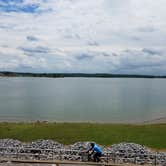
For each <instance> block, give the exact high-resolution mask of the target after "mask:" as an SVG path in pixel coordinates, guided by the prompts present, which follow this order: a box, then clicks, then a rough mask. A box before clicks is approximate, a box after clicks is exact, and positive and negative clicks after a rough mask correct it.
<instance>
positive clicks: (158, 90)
mask: <svg viewBox="0 0 166 166" xmlns="http://www.w3.org/2000/svg"><path fill="white" fill-rule="evenodd" d="M165 116H166V79H140V78H31V77H26V78H23V77H14V78H7V77H0V120H1V121H6V120H8V121H36V120H48V121H74V122H80V121H81V122H82V121H83V122H84V121H86V122H111V123H112V122H142V121H146V120H152V119H156V118H160V117H165Z"/></svg>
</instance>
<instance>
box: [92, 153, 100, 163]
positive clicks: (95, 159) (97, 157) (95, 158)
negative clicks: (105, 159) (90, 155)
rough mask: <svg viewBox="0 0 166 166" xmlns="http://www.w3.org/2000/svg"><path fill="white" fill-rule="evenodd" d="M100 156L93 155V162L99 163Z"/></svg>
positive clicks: (98, 154) (97, 154)
mask: <svg viewBox="0 0 166 166" xmlns="http://www.w3.org/2000/svg"><path fill="white" fill-rule="evenodd" d="M100 157H101V154H100V153H95V154H94V161H95V162H99V161H100Z"/></svg>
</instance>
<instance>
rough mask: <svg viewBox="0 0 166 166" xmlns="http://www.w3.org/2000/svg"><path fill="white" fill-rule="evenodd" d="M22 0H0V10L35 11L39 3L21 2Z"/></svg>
mask: <svg viewBox="0 0 166 166" xmlns="http://www.w3.org/2000/svg"><path fill="white" fill-rule="evenodd" d="M22 2H23V0H0V12H24V13H35V12H37V9H38V8H39V4H27V5H23V4H22Z"/></svg>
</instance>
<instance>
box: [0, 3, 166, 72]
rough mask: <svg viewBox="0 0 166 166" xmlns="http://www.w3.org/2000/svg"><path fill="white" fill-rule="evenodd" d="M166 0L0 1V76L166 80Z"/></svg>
mask: <svg viewBox="0 0 166 166" xmlns="http://www.w3.org/2000/svg"><path fill="white" fill-rule="evenodd" d="M165 6H166V0H157V1H155V0H0V71H17V72H53V73H58V72H67V73H71V72H72V73H73V72H74V73H119V74H154V75H166V10H165Z"/></svg>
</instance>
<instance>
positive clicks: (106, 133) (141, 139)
mask: <svg viewBox="0 0 166 166" xmlns="http://www.w3.org/2000/svg"><path fill="white" fill-rule="evenodd" d="M0 138H13V139H19V140H21V141H25V142H28V141H32V140H36V139H53V140H56V141H58V142H61V143H63V144H72V143H74V142H77V141H89V140H91V141H95V142H97V143H99V144H102V145H111V144H113V143H119V142H123V141H127V142H135V143H138V144H143V145H146V146H148V147H152V148H156V149H166V124H154V125H123V124H95V123H94V124H92V123H0Z"/></svg>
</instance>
